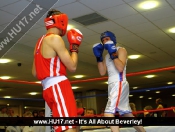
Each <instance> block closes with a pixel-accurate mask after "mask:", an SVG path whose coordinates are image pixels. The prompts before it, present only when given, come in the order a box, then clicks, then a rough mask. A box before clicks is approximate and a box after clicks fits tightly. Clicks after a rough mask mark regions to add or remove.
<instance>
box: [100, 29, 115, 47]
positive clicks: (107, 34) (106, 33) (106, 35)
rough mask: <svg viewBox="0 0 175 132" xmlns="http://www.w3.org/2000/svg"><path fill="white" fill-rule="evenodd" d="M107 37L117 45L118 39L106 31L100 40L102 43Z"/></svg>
mask: <svg viewBox="0 0 175 132" xmlns="http://www.w3.org/2000/svg"><path fill="white" fill-rule="evenodd" d="M105 37H110V39H111V40H112V41H113V42H114V44H117V39H116V36H115V34H114V33H112V32H110V31H105V32H103V33H102V34H101V36H100V40H101V42H102V39H103V38H105Z"/></svg>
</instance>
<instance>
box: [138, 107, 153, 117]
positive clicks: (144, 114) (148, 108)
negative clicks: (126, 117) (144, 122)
mask: <svg viewBox="0 0 175 132" xmlns="http://www.w3.org/2000/svg"><path fill="white" fill-rule="evenodd" d="M143 110H144V111H145V112H144V113H141V114H139V117H154V113H153V112H149V111H148V110H153V107H152V106H150V105H147V106H145V107H144V109H143Z"/></svg>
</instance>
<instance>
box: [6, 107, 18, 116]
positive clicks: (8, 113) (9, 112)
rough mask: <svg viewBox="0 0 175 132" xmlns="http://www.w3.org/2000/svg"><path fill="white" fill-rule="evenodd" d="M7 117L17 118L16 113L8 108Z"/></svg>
mask: <svg viewBox="0 0 175 132" xmlns="http://www.w3.org/2000/svg"><path fill="white" fill-rule="evenodd" d="M7 115H8V117H17V115H15V112H14V110H13V109H12V108H8V110H7Z"/></svg>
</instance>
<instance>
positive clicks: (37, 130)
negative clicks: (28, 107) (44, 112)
mask: <svg viewBox="0 0 175 132" xmlns="http://www.w3.org/2000/svg"><path fill="white" fill-rule="evenodd" d="M23 117H33V114H32V112H31V111H27V112H25V113H24V114H23ZM22 132H45V126H24V128H23V131H22Z"/></svg>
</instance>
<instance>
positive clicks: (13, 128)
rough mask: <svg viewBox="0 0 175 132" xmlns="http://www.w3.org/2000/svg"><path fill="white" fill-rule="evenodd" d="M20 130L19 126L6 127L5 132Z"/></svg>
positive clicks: (17, 131)
mask: <svg viewBox="0 0 175 132" xmlns="http://www.w3.org/2000/svg"><path fill="white" fill-rule="evenodd" d="M21 131H22V128H21V127H20V126H8V127H7V128H6V130H5V132H21Z"/></svg>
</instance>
